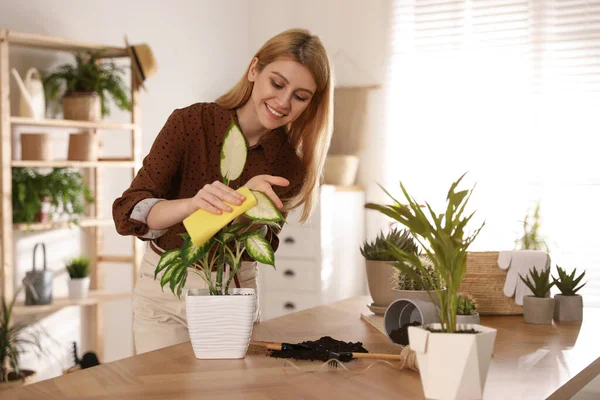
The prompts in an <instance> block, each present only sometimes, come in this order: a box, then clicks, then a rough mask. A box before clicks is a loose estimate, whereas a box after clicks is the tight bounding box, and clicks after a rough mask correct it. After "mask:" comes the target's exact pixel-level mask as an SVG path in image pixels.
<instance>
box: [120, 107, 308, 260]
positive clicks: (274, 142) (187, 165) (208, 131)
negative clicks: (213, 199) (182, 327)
mask: <svg viewBox="0 0 600 400" xmlns="http://www.w3.org/2000/svg"><path fill="white" fill-rule="evenodd" d="M232 119H233V120H234V121H235V123H236V124H238V126H239V122H238V120H237V116H236V113H235V110H225V109H223V108H221V107H219V106H218V105H217V104H216V103H196V104H193V105H191V106H188V107H186V108H181V109H176V110H175V111H173V113H172V114H171V115H170V117H169V118H168V120H167V122H166V123H165V125H164V127H163V128H162V129H161V131H160V132H159V134H158V136H157V137H156V139H155V141H154V143H153V145H152V148H151V149H150V153H149V154H148V155H147V156H146V157H145V158H144V160H143V165H142V168H141V169H140V170H139V172H138V173H137V175H136V176H135V178H134V179H133V181H132V182H131V186H130V187H129V188H128V189H127V190H125V192H123V195H122V196H121V197H119V198H117V199H116V200H115V201H114V203H113V210H112V211H113V219H114V221H115V225H116V229H117V232H118V233H119V234H121V235H134V236H137V237H138V238H140V239H141V240H150V239H146V238H142V237H141V236H143V235H145V234H146V233H147V232H148V230H149V228H148V225H146V224H145V223H143V222H140V221H138V220H135V219H132V218H131V212H132V210H133V209H134V207H135V206H136V204H137V203H139V202H140V201H141V200H144V199H148V198H160V199H167V200H174V199H183V198H191V197H193V196H194V195H196V193H197V192H198V191H199V190H200V189H201V188H202V187H203V186H204V185H205V184H208V183H212V182H214V181H217V180H218V181H221V180H222V179H221V174H220V171H219V162H220V151H221V144H222V142H223V137H224V135H225V132H226V131H227V128H228V127H229V124H230V122H231V120H232ZM305 171H306V170H305V168H304V165H303V164H302V161H301V160H300V158H299V157H298V155H297V153H296V151H295V149H294V148H293V147H292V145H291V144H290V143H289V142H288V140H287V135H286V133H285V129H284V128H280V129H277V130H274V131H272V132H271V133H269V134H268V135H266V136H265V137H263V139H262V140H261V141H260V142H259V143H258V144H257V145H255V146H253V147H251V148H250V149H249V151H248V158H247V160H246V166H245V168H244V171H243V172H242V175H241V177H240V178H239V179H238V180H236V181H232V182H231V183H230V186H231V187H232V188H237V187H239V186H242V185H244V184H245V183H246V182H247V181H248V180H249V179H250V178H252V177H253V176H256V175H262V174H269V175H277V176H282V177H284V178H286V179H288V180H289V181H290V185H289V186H287V187H276V186H275V187H274V188H273V189H274V191H275V193H276V194H277V195H278V196H279V198H280V199H282V200H284V201H285V200H286V199H288V198H290V197H293V196H294V195H295V194H297V193H298V192H299V190H300V188H301V187H302V184H303V182H304V177H305ZM183 232H185V227H184V226H183V223H178V224H177V225H174V226H172V227H171V228H169V229H168V230H167V232H166V233H165V234H164V235H162V236H160V237H159V238H158V239H154V241H155V242H156V244H157V245H158V246H159V247H161V248H163V249H165V250H170V249H173V248H176V247H181V245H182V244H183V239H182V238H181V237H180V236H179V234H180V233H183ZM269 239H270V241H271V244H272V246H273V249H274V250H275V249H277V247H278V244H279V240H278V239H277V237H276V235H272V237H270V238H269Z"/></svg>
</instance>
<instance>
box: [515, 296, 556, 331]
mask: <svg viewBox="0 0 600 400" xmlns="http://www.w3.org/2000/svg"><path fill="white" fill-rule="evenodd" d="M553 316H554V299H553V298H552V297H535V296H525V297H524V298H523V318H524V319H525V322H526V323H528V324H551V323H552V317H553Z"/></svg>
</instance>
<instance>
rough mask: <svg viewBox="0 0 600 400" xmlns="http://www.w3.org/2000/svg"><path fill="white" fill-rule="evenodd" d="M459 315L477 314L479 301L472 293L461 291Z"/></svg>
mask: <svg viewBox="0 0 600 400" xmlns="http://www.w3.org/2000/svg"><path fill="white" fill-rule="evenodd" d="M456 314H457V315H475V314H477V302H476V301H475V299H474V298H473V296H472V295H471V294H470V293H467V292H461V293H459V294H458V308H457V309H456Z"/></svg>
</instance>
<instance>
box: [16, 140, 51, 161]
mask: <svg viewBox="0 0 600 400" xmlns="http://www.w3.org/2000/svg"><path fill="white" fill-rule="evenodd" d="M21 160H24V161H25V160H31V161H50V160H52V137H51V136H50V134H49V133H21Z"/></svg>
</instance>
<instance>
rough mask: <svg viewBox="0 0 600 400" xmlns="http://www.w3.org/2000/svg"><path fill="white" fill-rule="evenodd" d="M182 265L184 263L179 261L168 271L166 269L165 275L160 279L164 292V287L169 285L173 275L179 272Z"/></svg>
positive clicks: (171, 265)
mask: <svg viewBox="0 0 600 400" xmlns="http://www.w3.org/2000/svg"><path fill="white" fill-rule="evenodd" d="M181 265H182V261H181V260H179V261H177V262H176V263H174V264H170V265H169V266H168V267H167V269H165V273H164V275H163V276H162V278H161V279H160V287H161V289H163V290H164V287H165V285H166V284H167V283H169V282H171V279H172V278H173V275H174V274H175V273H176V272H177V271H178V270H179V268H180V267H181Z"/></svg>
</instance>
